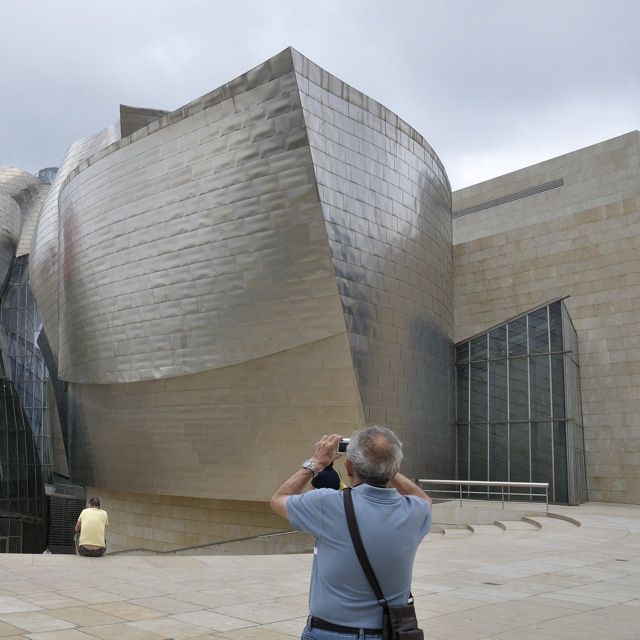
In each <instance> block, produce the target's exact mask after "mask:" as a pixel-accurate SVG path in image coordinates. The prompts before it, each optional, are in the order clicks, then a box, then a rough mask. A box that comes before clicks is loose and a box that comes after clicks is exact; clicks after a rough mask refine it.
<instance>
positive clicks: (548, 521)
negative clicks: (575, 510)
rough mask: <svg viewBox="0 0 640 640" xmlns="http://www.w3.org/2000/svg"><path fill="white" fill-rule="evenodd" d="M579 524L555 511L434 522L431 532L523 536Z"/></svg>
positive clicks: (454, 535) (457, 536)
mask: <svg viewBox="0 0 640 640" xmlns="http://www.w3.org/2000/svg"><path fill="white" fill-rule="evenodd" d="M579 526H580V522H578V521H577V520H576V519H575V518H570V517H567V516H564V515H559V514H556V513H548V514H546V513H545V514H538V515H535V516H532V515H527V516H521V517H520V519H518V520H510V519H507V520H494V522H493V523H486V522H484V523H481V524H434V525H433V528H432V532H431V533H432V534H435V535H438V534H440V535H442V536H444V537H446V538H447V539H463V538H468V537H469V536H472V535H477V536H510V537H513V536H524V535H530V534H540V533H545V534H558V533H566V532H568V531H571V530H572V529H575V528H576V527H579Z"/></svg>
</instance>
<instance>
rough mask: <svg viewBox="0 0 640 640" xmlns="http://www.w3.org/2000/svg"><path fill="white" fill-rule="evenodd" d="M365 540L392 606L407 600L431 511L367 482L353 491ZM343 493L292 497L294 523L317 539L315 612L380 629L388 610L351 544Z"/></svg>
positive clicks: (312, 606) (313, 581)
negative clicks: (419, 548) (417, 554)
mask: <svg viewBox="0 0 640 640" xmlns="http://www.w3.org/2000/svg"><path fill="white" fill-rule="evenodd" d="M352 495H353V506H354V509H355V512H356V518H357V520H358V526H359V527H360V535H361V536H362V543H363V544H364V548H365V550H366V552H367V555H368V556H369V562H370V563H371V566H372V567H373V571H374V573H375V574H376V577H377V578H378V582H379V583H380V587H381V589H382V593H383V594H384V596H385V598H386V599H387V602H389V604H392V605H396V604H406V603H407V598H408V597H409V591H410V589H411V574H412V570H413V560H414V558H415V555H416V550H417V548H418V545H419V544H420V542H421V540H422V539H423V538H424V537H425V536H426V535H427V533H428V531H429V529H430V527H431V509H430V508H429V505H428V504H427V503H426V502H425V501H424V500H422V499H420V498H418V497H416V496H403V495H401V494H400V493H398V491H396V489H393V488H390V489H387V488H381V487H373V486H371V485H367V484H361V485H358V486H357V487H355V488H354V489H353V492H352ZM343 500H344V498H343V496H342V491H334V490H333V489H316V490H314V491H309V492H308V493H303V494H301V495H297V496H290V497H289V498H287V513H288V516H289V521H290V522H291V524H292V525H293V526H294V527H295V528H296V529H300V530H302V531H309V532H310V533H312V534H313V535H314V537H315V541H316V544H315V549H314V558H313V568H312V571H311V589H310V591H309V611H310V612H311V615H313V616H316V617H318V618H322V619H323V620H327V621H328V622H333V623H334V624H339V625H344V626H347V627H359V628H365V629H378V628H380V627H381V626H382V608H381V607H380V605H379V604H378V601H377V600H376V598H375V595H374V594H373V591H372V589H371V587H370V586H369V583H368V582H367V578H366V576H365V575H364V572H363V571H362V567H361V566H360V563H359V561H358V557H357V556H356V552H355V550H354V548H353V544H352V542H351V537H350V535H349V528H348V526H347V519H346V516H345V512H344V502H343Z"/></svg>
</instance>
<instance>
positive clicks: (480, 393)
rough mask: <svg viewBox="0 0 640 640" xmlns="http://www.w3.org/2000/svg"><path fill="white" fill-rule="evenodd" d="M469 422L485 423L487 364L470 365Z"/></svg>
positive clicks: (474, 363)
mask: <svg viewBox="0 0 640 640" xmlns="http://www.w3.org/2000/svg"><path fill="white" fill-rule="evenodd" d="M469 408H470V415H471V422H486V421H487V362H486V361H484V362H473V363H472V364H471V395H470V398H469Z"/></svg>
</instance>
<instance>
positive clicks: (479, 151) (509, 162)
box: [0, 0, 640, 187]
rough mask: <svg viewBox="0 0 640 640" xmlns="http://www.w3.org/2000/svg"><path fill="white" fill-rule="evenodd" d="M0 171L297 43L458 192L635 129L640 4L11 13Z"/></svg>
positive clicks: (63, 3) (75, 4)
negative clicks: (392, 116)
mask: <svg viewBox="0 0 640 640" xmlns="http://www.w3.org/2000/svg"><path fill="white" fill-rule="evenodd" d="M0 9H1V15H2V21H1V23H0V55H1V56H2V57H1V58H0V59H1V60H2V63H1V64H2V83H3V91H2V96H3V98H2V100H1V101H0V122H1V123H2V125H1V126H0V163H1V164H11V165H14V166H18V167H20V168H23V169H26V170H28V171H36V170H37V169H38V168H41V167H44V166H48V165H55V164H57V163H58V162H59V161H60V158H61V157H62V155H63V154H64V151H65V150H66V148H67V146H68V145H69V144H70V143H71V142H72V141H74V140H76V139H78V138H80V137H82V136H85V135H87V134H89V133H92V132H94V131H96V130H98V129H101V128H103V127H104V126H106V125H107V124H109V123H111V122H113V121H115V120H116V119H117V117H118V104H119V103H121V102H122V103H125V104H133V105H138V106H150V107H158V108H167V109H173V108H177V107H179V106H181V105H182V104H184V103H186V102H189V101H190V100H192V99H194V98H196V97H198V96H200V95H202V94H203V93H206V92H207V91H210V90H211V89H213V88H215V87H217V86H219V85H221V84H223V83H224V82H227V81H229V80H231V79H232V78H234V77H235V76H237V75H239V74H241V73H244V72H245V71H247V70H248V69H250V68H251V67H253V66H255V65H256V64H259V63H260V62H262V61H264V60H265V59H267V58H269V57H270V56H272V55H273V54H275V53H276V52H278V51H280V50H282V49H283V48H285V47H286V46H288V45H292V46H294V47H295V48H297V49H298V50H299V51H301V53H303V54H304V55H306V56H308V57H309V58H311V59H312V60H314V61H315V62H317V63H318V64H320V65H321V66H323V67H325V68H326V69H327V70H329V71H330V72H332V73H334V74H335V75H337V76H339V77H340V78H341V79H343V80H345V81H346V82H348V83H350V84H352V85H354V86H355V87H357V88H358V89H360V90H362V91H364V92H365V93H368V94H369V95H371V96H372V97H374V98H376V99H377V100H379V101H380V102H382V103H383V104H385V105H386V106H388V107H389V108H391V109H392V110H393V111H395V112H396V113H398V114H399V115H400V116H401V117H403V118H405V119H406V120H407V121H408V122H409V123H411V125H413V126H414V127H415V128H416V129H418V131H420V132H421V133H423V134H424V135H425V137H426V138H427V139H428V140H429V141H430V142H431V143H432V144H433V146H434V148H435V149H436V151H437V152H438V154H439V155H440V156H441V158H442V160H443V162H444V163H445V166H446V167H447V169H448V172H449V175H450V178H451V181H452V183H453V185H454V187H460V186H464V185H466V184H470V183H473V182H476V181H478V180H481V179H485V178H489V177H492V176H494V175H497V174H499V173H504V172H506V171H510V170H513V169H516V168H518V167H521V166H524V165H527V164H530V163H533V162H538V161H540V160H544V159H546V158H548V157H551V156H554V155H558V154H561V153H565V152H567V151H570V150H572V149H575V148H579V147H582V146H586V145H588V144H592V143H594V142H598V141H600V140H604V139H606V138H609V137H613V136H615V135H619V134H621V133H625V132H626V131H629V130H631V129H637V128H638V127H639V126H640V125H639V123H640V41H639V39H638V38H637V25H638V23H639V22H640V3H638V2H636V0H608V1H607V2H605V1H600V0H598V1H588V0H553V1H552V0H537V1H536V2H524V1H514V0H510V1H506V0H502V1H499V0H485V1H483V2H480V1H469V0H466V1H444V0H443V1H435V0H430V1H422V2H421V1H409V0H405V1H404V2H397V3H393V4H392V3H388V2H383V1H380V0H369V1H365V0H351V1H349V2H347V1H345V0H342V1H340V0H327V1H325V2H324V3H312V2H301V1H300V0H297V1H294V0H290V1H285V0H279V1H277V0H272V1H271V2H261V1H258V0H256V1H254V2H250V1H248V0H243V1H236V2H214V1H213V0H208V1H205V0H185V2H183V3H181V4H179V5H177V4H176V3H174V2H168V1H167V0H154V1H153V2H152V1H149V0H136V1H128V2H125V1H123V0H110V2H86V0H58V1H57V2H50V1H48V2H44V1H38V0H31V1H25V2H13V1H12V0H0Z"/></svg>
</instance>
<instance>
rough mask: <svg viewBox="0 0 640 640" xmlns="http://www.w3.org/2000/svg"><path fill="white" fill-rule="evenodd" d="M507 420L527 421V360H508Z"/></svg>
mask: <svg viewBox="0 0 640 640" xmlns="http://www.w3.org/2000/svg"><path fill="white" fill-rule="evenodd" d="M509 419H510V420H528V419H529V378H528V365H527V358H513V359H511V360H509Z"/></svg>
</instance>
